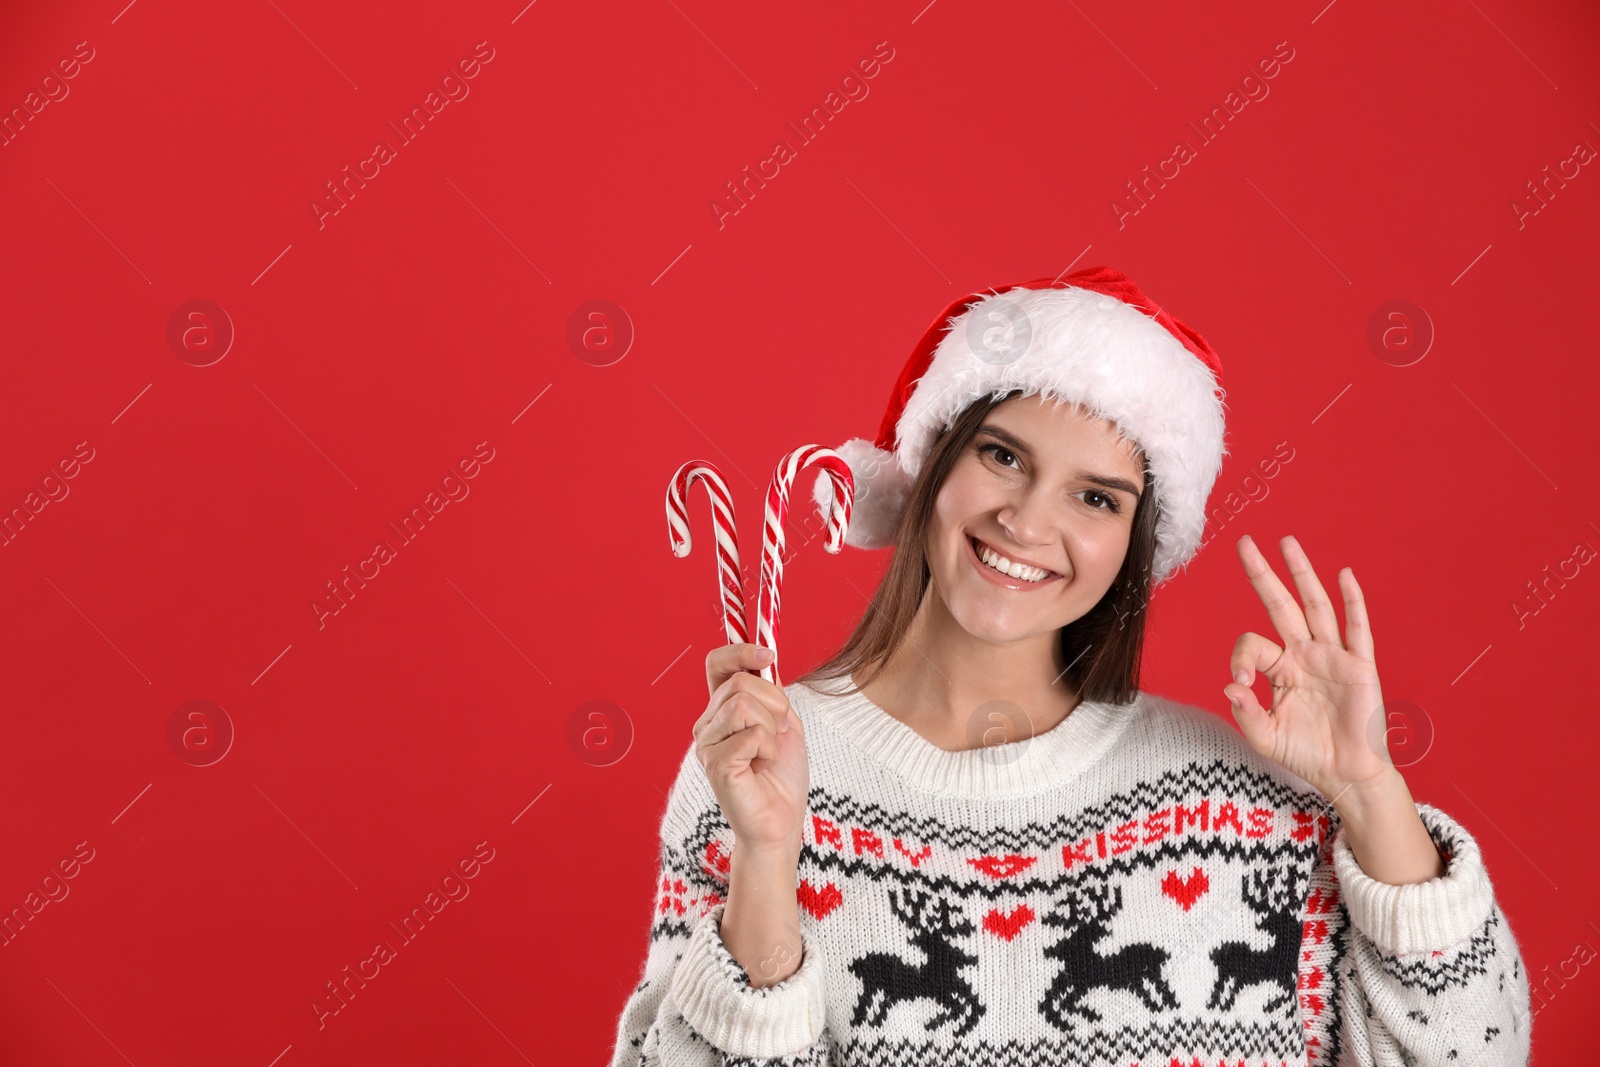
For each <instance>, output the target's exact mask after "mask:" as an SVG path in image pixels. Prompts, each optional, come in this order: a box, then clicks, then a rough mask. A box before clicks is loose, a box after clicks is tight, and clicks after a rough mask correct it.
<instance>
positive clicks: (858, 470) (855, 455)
mask: <svg viewBox="0 0 1600 1067" xmlns="http://www.w3.org/2000/svg"><path fill="white" fill-rule="evenodd" d="M834 451H835V452H837V453H839V456H840V458H841V459H843V460H844V461H845V462H846V463H848V464H849V465H850V473H851V474H852V475H854V476H855V483H856V496H855V503H854V504H853V505H852V508H851V512H850V526H849V528H848V529H847V530H846V531H845V535H844V541H845V544H847V545H851V546H853V547H855V548H888V547H889V546H890V545H892V544H894V533H895V529H896V527H897V526H898V525H899V523H900V512H901V510H902V509H904V507H905V503H906V497H907V496H908V495H910V492H911V477H910V476H909V475H907V474H906V472H905V471H903V470H901V469H900V464H899V463H898V462H897V461H896V460H895V458H894V456H893V455H892V454H890V453H888V452H885V451H883V450H882V449H880V448H878V447H877V446H876V445H874V444H873V443H872V442H871V441H869V440H867V439H866V438H864V437H854V438H851V439H850V440H848V441H846V442H845V443H844V444H842V445H840V446H839V447H838V448H836V449H834ZM811 495H812V498H813V499H814V500H815V501H816V502H817V512H818V514H819V515H821V516H822V518H823V520H824V521H826V520H827V517H828V512H829V510H830V509H831V507H832V506H833V484H832V482H830V481H829V480H828V479H827V478H825V477H818V478H817V484H816V486H815V488H813V489H812V492H811Z"/></svg>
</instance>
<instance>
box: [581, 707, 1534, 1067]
mask: <svg viewBox="0 0 1600 1067" xmlns="http://www.w3.org/2000/svg"><path fill="white" fill-rule="evenodd" d="M818 686H819V688H818V689H812V688H810V687H807V686H805V685H802V684H800V683H795V684H792V685H789V686H787V687H786V689H785V693H786V694H787V696H788V698H789V701H790V704H791V706H792V707H793V708H794V711H795V713H796V714H798V715H799V716H800V719H801V721H802V723H803V724H804V728H805V741H806V749H807V755H808V758H809V762H810V768H811V791H810V796H809V802H808V811H807V814H806V820H805V826H804V828H803V837H802V843H801V851H800V863H799V871H798V876H797V883H798V884H797V887H796V891H795V893H796V897H797V899H798V902H799V906H800V908H799V912H800V925H801V940H802V945H803V954H802V959H801V963H800V966H799V969H798V970H797V971H796V972H795V973H793V974H792V975H790V976H789V978H787V979H786V980H785V981H783V982H782V983H780V984H778V985H774V986H770V987H767V988H761V989H758V988H754V987H752V986H751V984H750V981H749V976H748V973H747V972H746V971H745V969H744V968H743V967H741V966H740V965H739V963H738V962H737V961H736V960H735V959H734V958H733V957H732V955H731V954H730V953H729V952H728V950H727V947H726V946H725V945H724V944H723V941H722V938H721V935H720V923H721V916H722V911H723V907H724V905H725V901H726V898H727V890H728V877H729V873H728V872H729V858H730V855H731V852H732V849H733V846H734V840H733V833H732V830H731V828H730V827H729V825H728V823H727V821H726V820H725V819H724V817H723V815H722V812H721V809H720V808H719V806H718V804H717V801H716V797H715V795H714V794H713V792H712V790H711V784H710V782H709V780H708V779H707V778H706V775H705V771H704V769H703V768H702V767H701V765H700V762H699V759H698V758H697V757H696V755H695V753H694V751H693V748H692V747H691V748H690V750H689V751H688V752H687V753H686V754H685V756H684V759H683V763H682V765H681V767H680V768H679V771H678V776H677V780H676V781H675V783H674V784H673V787H672V791H671V794H670V796H669V798H668V802H667V810H666V815H665V817H664V818H663V820H662V824H661V853H660V871H659V876H658V878H657V879H656V885H657V889H656V895H655V902H654V906H653V908H652V924H651V926H650V943H649V952H648V956H647V958H646V960H645V965H644V972H643V978H642V981H640V983H639V984H638V986H637V987H636V988H635V989H634V991H633V993H632V994H631V995H630V997H629V998H628V1001H627V1003H626V1005H625V1007H624V1009H623V1012H622V1016H621V1020H620V1022H619V1024H618V1028H617V1040H616V1045H615V1047H614V1052H613V1056H612V1060H611V1063H612V1065H613V1067H622V1065H632V1067H655V1065H659V1067H723V1065H735V1064H737V1065H740V1067H748V1065H769V1067H776V1065H783V1067H801V1065H806V1067H820V1065H832V1067H841V1065H846V1064H871V1065H873V1067H910V1065H913V1064H941V1065H951V1067H980V1065H991V1064H992V1065H1013V1064H1015V1065H1019V1067H1020V1065H1035V1064H1039V1065H1044V1064H1072V1065H1096V1067H1099V1065H1105V1067H1241V1065H1243V1067H1267V1065H1271V1067H1281V1065H1287V1064H1296V1065H1305V1067H1322V1065H1336V1064H1337V1065H1342V1064H1360V1065H1363V1067H1365V1065H1372V1064H1396V1065H1399V1064H1404V1065H1407V1067H1430V1065H1439V1067H1444V1065H1446V1064H1448V1065H1450V1067H1467V1065H1470V1064H1495V1065H1500V1064H1525V1063H1526V1062H1527V1059H1528V1051H1529V1023H1530V1018H1531V1017H1530V1014H1529V998H1528V982H1527V978H1526V975H1525V971H1524V967H1523V963H1522V958H1521V954H1520V952H1519V950H1518V947H1517V943H1516V941H1515V939H1514V938H1513V936H1512V933H1511V930H1510V927H1509V925H1508V923H1507V921H1506V917H1505V916H1504V915H1503V914H1502V913H1501V911H1500V909H1499V907H1498V906H1497V904H1496V902H1495V898H1494V891H1493V889H1492V887H1491V885H1490V882H1489V877H1488V874H1487V872H1486V871H1485V869H1484V864H1483V860H1482V858H1481V856H1480V854H1479V851H1478V846H1477V844H1476V842H1475V841H1474V840H1473V838H1472V836H1471V835H1470V834H1468V833H1467V832H1466V831H1465V830H1464V829H1462V827H1461V826H1460V825H1459V824H1457V823H1456V822H1455V821H1454V820H1453V819H1451V818H1449V817H1448V816H1446V815H1444V814H1443V813H1442V812H1440V811H1438V810H1436V809H1435V808H1433V807H1430V806H1428V805H1425V804H1418V805H1417V810H1418V813H1419V814H1420V816H1421V817H1422V820H1423V823H1424V825H1425V826H1426V827H1427V829H1428V832H1429V834H1430V836H1431V837H1432V838H1433V840H1434V842H1435V844H1436V845H1437V846H1438V848H1439V849H1440V852H1441V855H1442V856H1443V857H1444V859H1445V863H1446V871H1445V873H1444V874H1443V875H1442V876H1441V877H1439V878H1436V879H1433V880H1432V881H1428V882H1422V883H1418V884H1412V885H1399V886H1396V885H1388V884H1385V883H1381V882H1378V881H1375V880H1374V879H1372V878H1371V877H1369V876H1368V875H1367V874H1365V873H1364V872H1363V871H1362V870H1361V868H1360V866H1359V865H1358V864H1357V863H1356V860H1355V856H1354V854H1353V853H1352V852H1351V851H1350V848H1349V846H1348V844H1347V843H1346V842H1345V838H1344V834H1343V833H1342V832H1341V829H1340V825H1339V821H1338V817H1337V815H1336V814H1335V812H1334V811H1333V809H1332V808H1331V807H1329V806H1328V805H1327V804H1326V802H1325V801H1323V799H1322V798H1321V797H1320V795H1319V794H1318V793H1317V792H1316V791H1315V790H1314V789H1313V788H1312V787H1311V786H1310V785H1309V784H1308V783H1306V782H1304V781H1303V780H1301V779H1300V778H1298V777H1296V776H1294V775H1292V774H1290V773H1288V772H1287V771H1285V770H1283V769H1282V768H1280V767H1278V766H1277V765H1276V764H1273V763H1272V762H1271V761H1269V760H1266V759H1265V758H1263V757H1261V756H1258V755H1257V754H1256V753H1255V752H1253V751H1252V750H1251V749H1250V748H1249V747H1248V746H1247V745H1246V744H1245V743H1244V741H1243V739H1242V738H1241V737H1240V736H1239V735H1238V734H1237V733H1236V732H1235V731H1234V730H1233V729H1232V728H1231V727H1230V726H1228V725H1227V724H1225V723H1224V722H1223V721H1222V720H1221V719H1220V718H1218V717H1216V716H1213V715H1211V714H1209V713H1208V712H1205V711H1202V710H1200V709H1197V708H1192V707H1188V706H1186V705H1182V704H1178V703H1175V702H1173V701H1170V700H1167V699H1164V698H1162V697H1157V696H1154V695H1151V694H1148V693H1140V694H1139V696H1138V697H1137V698H1136V699H1135V700H1134V701H1132V702H1131V703H1129V704H1121V705H1114V704H1104V703H1095V702H1089V701H1086V702H1083V703H1080V704H1079V706H1078V707H1077V708H1076V709H1075V710H1074V711H1073V712H1072V714H1071V715H1069V716H1068V717H1067V718H1066V719H1065V720H1064V721H1063V722H1062V723H1061V724H1059V725H1058V726H1056V727H1055V728H1054V729H1052V730H1049V731H1047V732H1044V733H1041V734H1038V735H1036V736H1034V737H1032V738H1029V739H1026V740H1023V741H1018V742H1014V743H1011V744H1006V745H999V746H991V747H987V748H979V749H973V750H969V751H960V752H951V751H946V750H943V749H940V748H938V747H937V746H935V745H933V744H932V743H931V742H929V741H927V740H926V739H925V738H923V737H922V736H921V735H920V734H918V733H917V732H916V731H915V730H913V729H911V728H910V727H909V726H907V725H905V724H904V723H902V722H900V721H899V720H898V719H895V718H894V717H893V716H891V715H889V714H888V713H887V712H886V711H884V710H883V709H882V708H880V707H878V706H877V705H875V704H873V703H872V702H871V701H870V700H868V699H867V698H866V696H865V695H863V694H854V695H850V694H846V693H843V692H842V690H843V689H846V688H849V687H850V682H849V679H848V678H844V679H836V680H832V681H828V682H823V683H818Z"/></svg>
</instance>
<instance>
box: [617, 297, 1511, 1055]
mask: <svg viewBox="0 0 1600 1067" xmlns="http://www.w3.org/2000/svg"><path fill="white" fill-rule="evenodd" d="M1220 382H1221V365H1220V362H1219V361H1218V359H1217V357H1216V354H1215V353H1214V352H1213V351H1212V350H1211V348H1210V346H1209V345H1207V344H1206V343H1205V341H1204V340H1203V339H1202V338H1201V337H1200V336H1199V335H1198V334H1197V333H1195V332H1194V331H1193V330H1191V329H1189V328H1188V327H1187V326H1185V325H1184V324H1183V323H1181V322H1179V321H1177V320H1176V319H1173V318H1172V317H1171V316H1170V315H1168V314H1167V313H1166V312H1165V311H1163V310H1161V309H1160V308H1159V307H1158V306H1156V305H1155V304H1153V303H1152V302H1150V301H1149V300H1148V298H1146V297H1145V296H1144V294H1143V293H1141V292H1140V291H1139V289H1138V287H1137V286H1135V285H1134V284H1133V282H1132V281H1131V280H1130V279H1128V278H1127V277H1126V276H1124V275H1122V274H1120V273H1118V272H1117V271H1114V270H1111V269H1109V268H1094V269H1091V270H1087V271H1082V272H1079V273H1078V274H1074V275H1071V276H1069V277H1067V278H1066V279H1065V280H1061V281H1043V280H1041V281H1037V282H1031V283H1026V284H1025V285H1021V286H1012V287H1006V288H1005V289H1002V290H995V291H992V292H990V293H988V294H975V295H973V296H970V297H967V298H965V299H963V300H961V301H957V302H956V303H954V304H952V305H951V306H950V308H948V309H947V310H946V312H945V313H944V314H943V315H941V316H940V318H939V319H938V320H936V321H935V323H934V325H933V326H932V327H931V328H930V329H929V331H928V333H927V335H926V336H924V338H923V340H922V343H921V344H920V345H919V346H918V348H917V350H916V351H914V352H913V354H912V357H911V359H910V361H909V362H908V363H907V365H906V368H905V370H904V372H903V373H902V375H901V378H900V381H899V383H898V384H897V385H896V388H895V391H894V395H893V397H892V399H891V402H890V406H889V410H888V412H887V413H886V415H885V418H884V422H883V426H882V427H881V429H880V433H879V437H878V439H877V441H876V443H869V442H866V441H863V440H860V439H857V440H854V441H851V442H848V443H847V444H846V445H844V446H842V447H841V448H840V449H839V452H840V453H841V455H843V456H844V457H845V458H846V460H847V461H848V462H849V463H850V465H851V467H852V470H853V471H854V473H855V474H856V480H857V498H856V512H855V516H854V519H853V521H852V524H851V528H850V534H849V538H848V539H849V542H850V543H851V544H854V545H857V546H859V547H869V548H870V547H883V546H889V545H892V546H893V548H894V555H893V557H892V559H891V561H890V565H889V568H888V571H887V573H886V574H885V577H884V579H883V581H882V583H881V585H880V586H879V588H878V591H877V594H876V595H875V596H874V598H873V600H872V603H871V606H870V607H869V608H868V610H867V612H866V613H865V615H864V616H863V617H862V619H861V621H860V623H859V624H858V626H857V627H856V629H855V631H854V633H853V634H852V635H851V637H850V638H849V640H848V641H847V642H846V643H845V645H844V646H843V648H841V649H840V650H839V652H838V653H837V654H836V655H834V656H833V657H832V658H831V659H830V660H829V661H828V662H826V663H824V664H822V665H821V666H820V667H818V668H817V669H816V670H814V671H812V672H811V673H810V674H808V675H806V676H805V677H804V678H802V679H800V680H799V681H797V682H795V683H793V684H790V685H788V686H786V687H783V688H780V687H779V686H778V685H777V684H774V683H772V682H767V681H764V680H763V679H762V678H761V677H760V676H759V674H758V673H756V672H758V671H760V670H761V669H762V668H763V667H764V666H766V665H767V664H768V663H769V662H770V657H769V655H768V654H767V653H766V650H764V649H761V648H758V647H757V646H755V645H729V646H727V647H725V648H720V649H717V650H715V651H713V652H712V653H711V654H710V655H709V656H708V657H707V660H706V673H707V680H708V683H709V686H710V690H711V699H710V702H709V704H708V705H707V707H706V710H705V712H704V714H702V715H701V716H700V718H699V720H698V721H697V722H696V723H695V726H694V737H695V740H694V744H693V746H692V747H691V748H690V750H689V752H688V753H687V754H686V755H685V757H684V761H683V764H682V766H681V768H680V771H679V774H678V779H677V781H676V783H675V784H674V786H673V789H672V794H671V797H670V798H669V802H668V806H667V812H666V815H665V818H664V820H663V823H662V833H661V848H662V851H661V877H660V879H659V882H658V887H659V888H658V892H657V896H656V906H655V921H654V924H653V926H652V928H651V932H650V938H651V944H650V950H649V955H648V958H647V960H646V964H645V970H644V975H643V981H642V982H641V983H640V985H639V986H638V988H637V989H636V990H635V991H634V993H633V995H632V996H631V997H630V998H629V1001H628V1003H627V1005H626V1007H625V1008H624V1011H623V1015H622V1018H621V1021H620V1023H619V1027H618V1035H617V1043H616V1046H615V1051H614V1057H613V1060H612V1062H613V1064H618V1065H620V1064H662V1065H666V1067H677V1065H689V1064H696V1065H699V1064H708V1065H710V1064H728V1063H734V1062H737V1063H739V1064H746V1063H752V1062H754V1063H772V1064H778V1063H782V1064H833V1065H839V1064H845V1063H874V1064H912V1063H916V1064H921V1063H959V1064H972V1065H977V1064H1013V1063H1016V1064H1022V1063H1027V1064H1055V1063H1061V1064H1118V1065H1127V1064H1169V1063H1171V1064H1182V1065H1185V1067H1188V1065H1192V1064H1205V1065H1213V1064H1228V1065H1232V1064H1237V1063H1240V1062H1243V1063H1245V1064H1249V1065H1252V1067H1254V1065H1260V1064H1264V1063H1272V1064H1278V1063H1308V1064H1313V1065H1315V1064H1335V1063H1354V1064H1402V1063H1404V1064H1408V1065H1433V1064H1438V1065H1441V1067H1442V1065H1444V1064H1452V1065H1460V1064H1468V1063H1493V1064H1522V1063H1525V1062H1526V1061H1527V1057H1528V1048H1529V1019H1530V1016H1529V1012H1528V987H1527V980H1526V977H1525V974H1524V970H1523V965H1522V960H1521V957H1520V954H1519V951H1518V948H1517V944H1516V941H1515V940H1514V938H1513V937H1512V934H1511V931H1510V928H1509V926H1508V924H1507V922H1506V919H1505V917H1504V915H1503V914H1501V912H1500V910H1499V908H1498V906H1497V905H1496V903H1495V899H1494V894H1493V890H1492V887H1491V885H1490V882H1489V879H1488V875H1487V873H1486V871H1485V870H1484V866H1483V862H1482V859H1481V857H1480V855H1479V851H1478V847H1477V845H1476V844H1475V842H1474V841H1473V839H1472V837H1471V836H1470V835H1469V834H1468V833H1467V832H1466V831H1465V830H1464V829H1462V827H1461V826H1460V825H1458V824H1457V823H1456V822H1454V821H1453V820H1452V819H1450V818H1449V817H1447V816H1446V815H1444V814H1443V813H1442V812H1439V811H1438V810H1436V809H1434V808H1432V807H1429V806H1427V805H1420V804H1417V803H1415V802H1414V801H1413V800H1412V797H1411V794H1410V792H1409V790H1408V789H1407V787H1406V784H1405V781H1404V779H1403V777H1402V776H1401V774H1400V772H1399V771H1398V770H1397V769H1396V768H1395V766H1394V764H1393V763H1392V762H1391V761H1390V760H1389V758H1388V754H1387V750H1386V748H1385V744H1384V741H1385V731H1384V729H1383V727H1384V712H1383V698H1382V694H1381V691H1380V689H1379V684H1378V675H1377V669H1376V667H1375V665H1374V659H1373V646H1374V642H1373V637H1372V633H1371V631H1370V629H1369V627H1368V621H1367V614H1366V608H1365V606H1364V603H1363V599H1362V594H1361V589H1360V587H1359V586H1358V585H1357V583H1356V579H1355V575H1354V574H1353V573H1352V572H1351V570H1350V569H1349V568H1348V567H1347V568H1345V569H1343V570H1342V571H1340V573H1339V577H1338V587H1339V591H1340V593H1341V595H1342V599H1343V601H1344V609H1345V629H1344V634H1343V637H1342V638H1341V635H1340V632H1339V626H1338V619H1337V617H1336V615H1335V611H1334V608H1333V605H1332V603H1331V601H1330V598H1329V596H1328V594H1327V593H1326V591H1325V590H1324V588H1323V586H1322V584H1321V582H1320V580H1319V579H1318V578H1317V576H1316V574H1315V572H1314V571H1313V569H1312V566H1311V563H1310V560H1308V559H1307V557H1306V554H1305V552H1304V551H1303V550H1302V549H1301V547H1300V545H1299V544H1298V542H1297V541H1295V539H1294V538H1292V537H1286V538H1284V539H1283V541H1282V546H1281V547H1282V552H1283V555H1284V558H1285V560H1286V561H1287V564H1288V568H1289V572H1290V574H1291V575H1292V577H1293V580H1294V583H1295V587H1296V589H1297V591H1298V593H1299V598H1300V602H1299V603H1297V602H1296V600H1295V598H1294V597H1293V596H1292V595H1290V593H1289V592H1288V590H1287V589H1286V588H1285V587H1284V585H1283V584H1282V582H1281V581H1280V580H1279V579H1278V577H1277V575H1276V574H1275V573H1274V572H1273V569H1272V567H1271V566H1270V565H1269V564H1268V562H1267V560H1266V559H1265V558H1264V557H1263V555H1262V553H1261V551H1260V549H1259V548H1257V547H1256V545H1255V544H1254V542H1253V541H1252V540H1251V539H1250V538H1249V537H1244V538H1241V539H1240V540H1239V542H1238V545H1237V548H1238V553H1239V558H1240V560H1241V562H1242V563H1243V566H1244V571H1245V574H1246V575H1247V576H1248V578H1249V580H1250V582H1251V584H1252V585H1253V586H1254V588H1255V590H1256V593H1257V594H1258V595H1259V596H1260V598H1261V600H1262V602H1263V603H1264V604H1265V605H1266V608H1267V612H1268V615H1269V617H1270V618H1271V621H1272V623H1273V625H1274V627H1275V628H1276V630H1277V633H1278V635H1279V641H1273V640H1270V639H1268V638H1266V637H1264V636H1261V635H1258V634H1254V633H1247V634H1244V635H1243V636H1241V637H1240V638H1239V640H1238V642H1237V644H1236V645H1235V646H1234V650H1233V654H1232V657H1231V660H1230V663H1229V672H1230V674H1231V675H1232V676H1233V681H1231V682H1229V683H1228V684H1227V685H1226V686H1224V688H1223V692H1224V694H1225V695H1226V696H1227V697H1228V698H1229V700H1230V702H1231V704H1232V714H1233V717H1234V720H1235V722H1236V723H1237V724H1238V727H1239V731H1240V732H1239V733H1235V732H1234V731H1232V730H1230V729H1228V728H1227V727H1226V726H1225V725H1224V724H1223V723H1222V722H1221V721H1220V720H1219V719H1217V718H1216V717H1215V716H1212V715H1210V714H1209V713H1207V712H1204V711H1201V710H1199V709H1196V708H1191V707H1187V706H1184V705H1180V704H1176V703H1174V702H1172V701H1169V700H1165V699H1163V698H1160V697H1156V696H1154V695H1151V694H1148V693H1144V692H1141V691H1140V690H1139V688H1138V670H1139V655H1140V649H1141V643H1142V638H1143V632H1144V623H1145V614H1146V612H1145V609H1146V604H1147V601H1148V596H1149V593H1150V591H1151V589H1152V588H1153V587H1154V586H1156V585H1157V584H1159V583H1160V582H1162V581H1164V580H1165V579H1166V578H1168V577H1170V576H1171V575H1172V574H1173V573H1175V572H1176V571H1177V570H1178V569H1179V568H1181V567H1182V566H1183V564H1185V563H1186V562H1187V561H1188V560H1189V559H1190V558H1192V557H1193V555H1194V554H1195V552H1196V551H1198V548H1199V545H1200V543H1201V539H1202V532H1203V529H1204V525H1205V511H1204V508H1205V501H1206V497H1207V495H1208V494H1209V492H1210V490H1211V487H1212V485H1213V484H1214V482H1215V480H1216V476H1217V473H1218V471H1219V469H1220V467H1221V461H1222V457H1223V455H1224V453H1225V449H1224V446H1223V406H1222V396H1223V393H1222V390H1221V385H1220ZM817 497H818V502H819V504H823V503H825V502H826V499H827V486H826V485H825V484H822V483H821V482H820V481H819V485H818V489H817ZM1302 605H1303V606H1302ZM1258 676H1265V677H1266V679H1267V680H1268V681H1269V683H1270V685H1271V691H1272V696H1271V703H1270V707H1263V706H1262V704H1261V703H1260V702H1258V700H1257V697H1256V695H1255V692H1254V689H1253V686H1254V684H1255V682H1256V680H1257V677H1258ZM1241 734H1242V739H1241V736H1240V735H1241Z"/></svg>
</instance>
